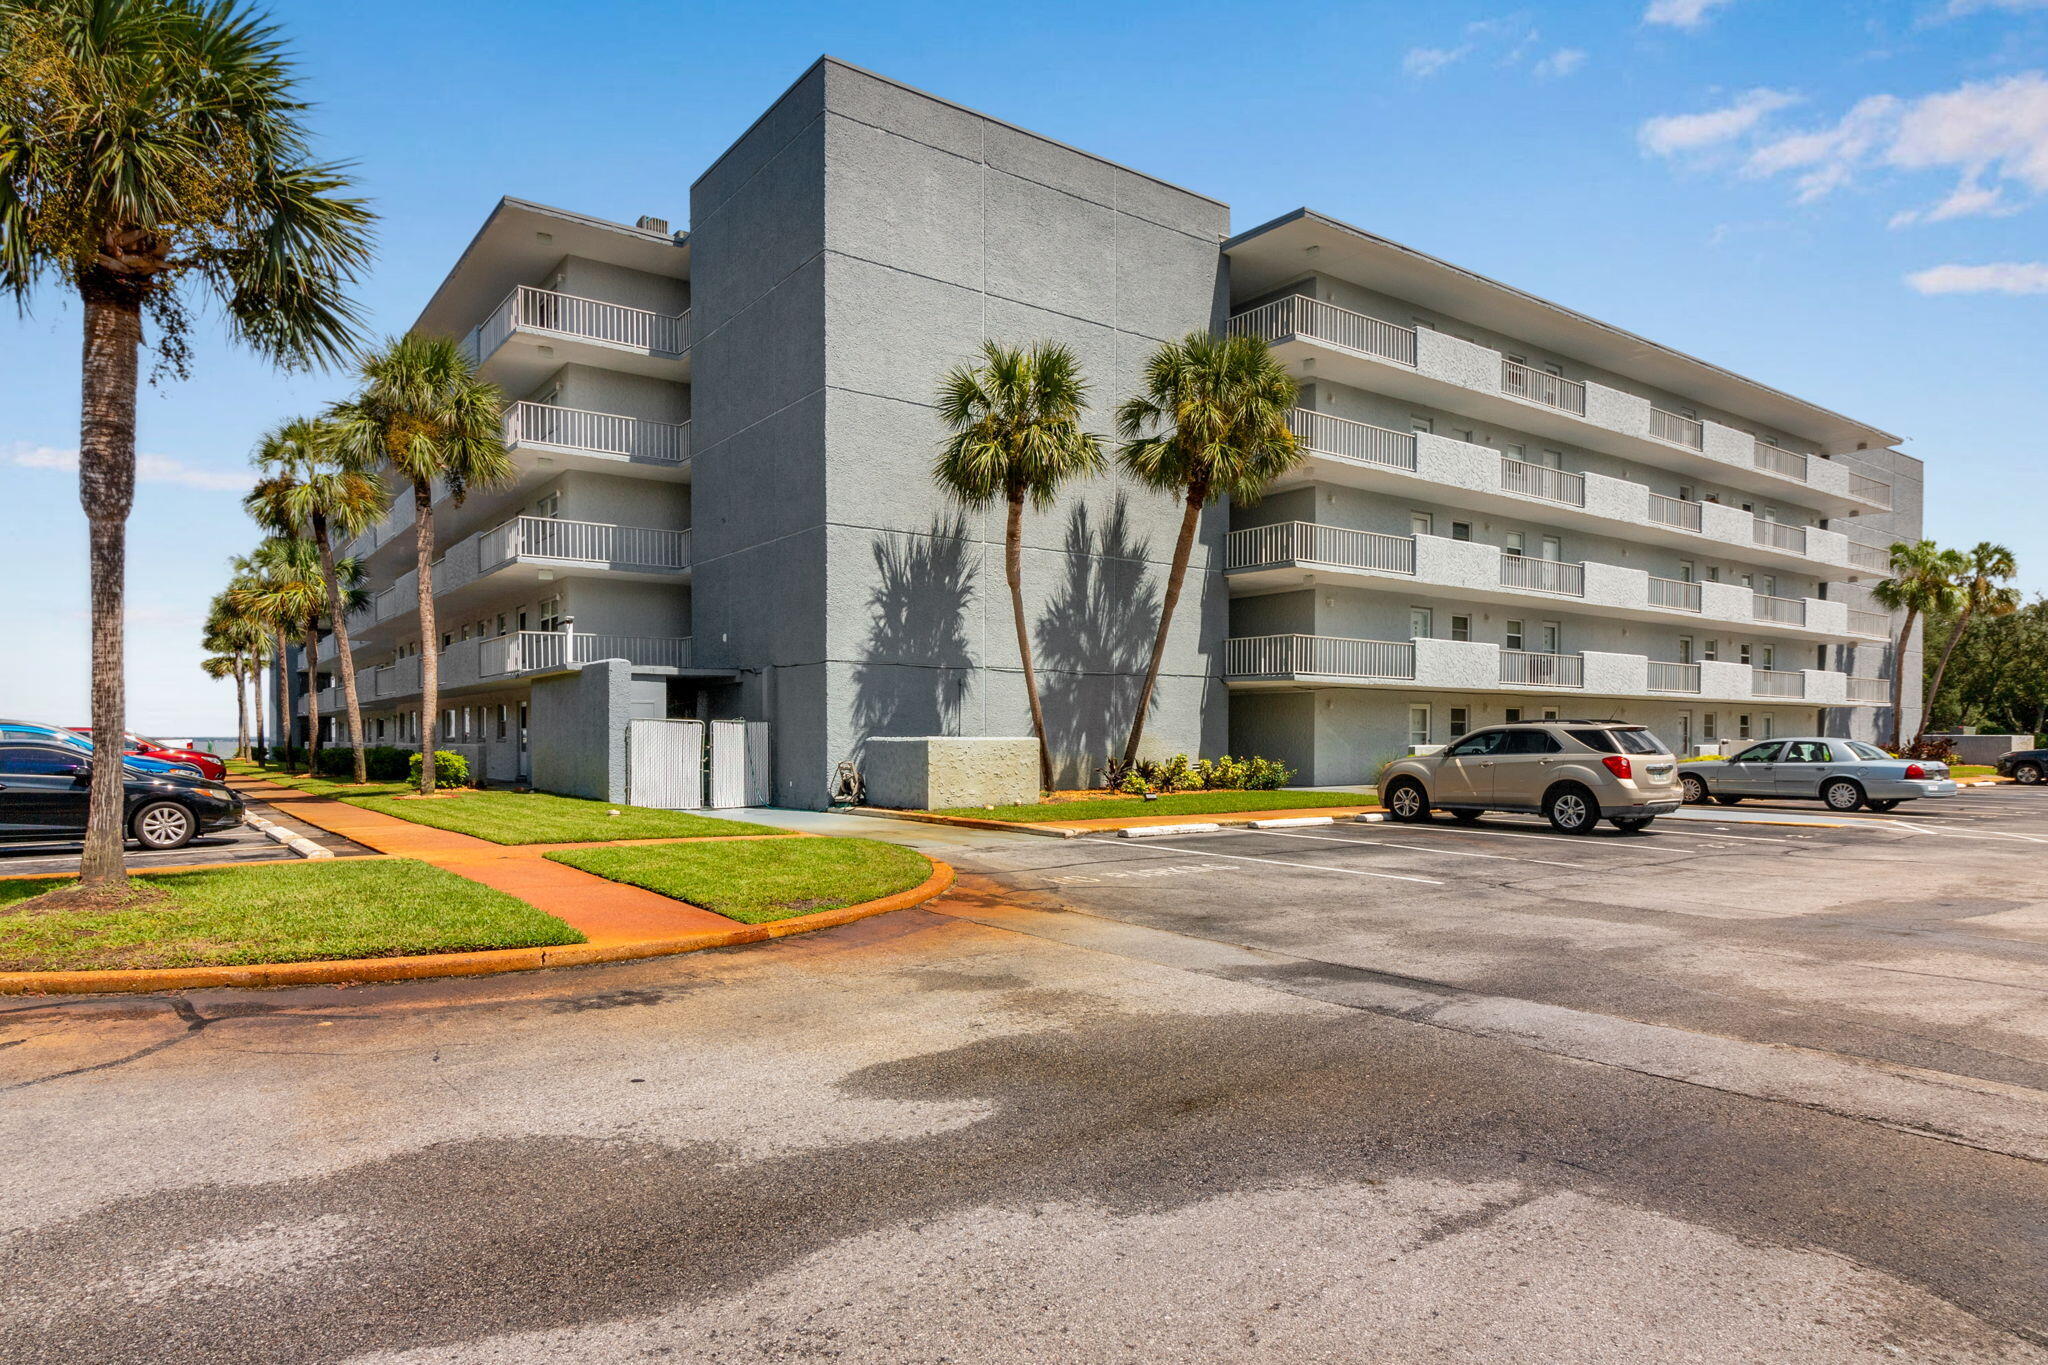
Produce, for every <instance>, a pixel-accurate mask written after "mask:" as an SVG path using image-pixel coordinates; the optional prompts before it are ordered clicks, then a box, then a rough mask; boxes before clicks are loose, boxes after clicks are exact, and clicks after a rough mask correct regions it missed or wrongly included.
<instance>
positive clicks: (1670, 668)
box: [1650, 659, 1700, 692]
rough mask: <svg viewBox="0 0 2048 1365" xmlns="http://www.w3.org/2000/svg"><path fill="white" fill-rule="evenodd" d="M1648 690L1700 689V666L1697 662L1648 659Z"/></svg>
mask: <svg viewBox="0 0 2048 1365" xmlns="http://www.w3.org/2000/svg"><path fill="white" fill-rule="evenodd" d="M1650 690H1651V691H1652V692H1697V691H1699V690H1700V666H1699V665H1698V664H1668V663H1663V662H1661V661H1659V660H1656V659H1652V660H1650Z"/></svg>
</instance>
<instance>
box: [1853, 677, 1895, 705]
mask: <svg viewBox="0 0 2048 1365" xmlns="http://www.w3.org/2000/svg"><path fill="white" fill-rule="evenodd" d="M1848 681H1849V700H1850V701H1862V702H1872V701H1874V702H1877V703H1879V704H1880V705H1885V706H1889V705H1890V704H1891V700H1892V680H1891V679H1890V678H1850V679H1849V680H1848Z"/></svg>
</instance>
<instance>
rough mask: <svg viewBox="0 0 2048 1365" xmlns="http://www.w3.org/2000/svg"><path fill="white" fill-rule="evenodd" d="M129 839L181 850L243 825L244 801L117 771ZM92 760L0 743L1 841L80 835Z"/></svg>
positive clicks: (199, 784)
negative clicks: (125, 796)
mask: <svg viewBox="0 0 2048 1365" xmlns="http://www.w3.org/2000/svg"><path fill="white" fill-rule="evenodd" d="M121 776H122V786H124V787H125V788H127V793H128V799H127V815H126V819H125V822H124V823H125V824H126V826H127V829H128V837H129V838H131V839H133V840H135V842H136V843H138V844H141V845H142V846H143V847H144V848H153V849H161V848H182V847H184V846H185V845H186V844H189V843H191V842H192V839H193V837H194V836H195V835H197V834H199V833H201V832H202V831H206V830H216V829H223V828H226V827H228V826H232V825H239V824H241V823H242V798H241V797H240V796H238V795H237V794H236V793H235V792H233V791H231V790H230V789H229V788H228V787H227V786H226V785H225V784H223V783H219V782H209V781H207V780H206V779H204V778H196V777H181V776H177V775H174V774H171V773H146V772H143V771H142V770H141V769H139V768H131V767H128V766H127V765H126V764H123V765H122V767H121ZM91 786H92V756H91V755H90V754H86V753H81V752H80V751H79V750H77V749H73V748H70V747H68V746H62V745H57V744H23V743H18V742H17V743H11V744H0V843H15V844H20V843H51V842H61V841H66V840H72V839H77V838H80V837H81V836H83V835H84V833H85V807H86V798H87V795H88V793H89V791H90V788H91Z"/></svg>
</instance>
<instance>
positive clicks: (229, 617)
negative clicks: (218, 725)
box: [200, 593, 263, 758]
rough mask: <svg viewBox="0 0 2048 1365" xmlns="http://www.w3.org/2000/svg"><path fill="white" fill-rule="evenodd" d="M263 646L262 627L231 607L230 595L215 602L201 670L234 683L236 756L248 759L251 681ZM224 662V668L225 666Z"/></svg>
mask: <svg viewBox="0 0 2048 1365" xmlns="http://www.w3.org/2000/svg"><path fill="white" fill-rule="evenodd" d="M262 644H263V633H262V629H261V627H259V626H258V625H257V624H256V623H255V622H253V621H251V620H249V619H248V618H246V617H244V616H242V615H240V614H238V613H237V612H235V611H234V610H233V608H232V607H230V606H229V604H228V600H227V594H226V593H221V594H219V595H217V596H215V598H214V599H213V602H212V604H211V605H210V606H209V607H208V609H207V613H206V634H205V646H206V648H207V649H208V650H209V651H211V652H210V653H209V655H208V657H207V658H206V659H204V660H203V661H201V663H200V667H201V668H203V669H204V670H205V671H206V674H207V676H208V677H213V678H224V677H233V678H234V680H235V757H236V758H247V757H249V685H248V684H249V678H250V676H251V675H252V674H254V673H255V672H256V671H257V670H256V666H255V660H256V659H257V657H258V655H259V651H260V650H261V648H262ZM223 661H225V665H223ZM256 727H257V729H258V730H261V729H262V727H263V687H262V683H261V680H260V678H259V679H258V683H257V687H256Z"/></svg>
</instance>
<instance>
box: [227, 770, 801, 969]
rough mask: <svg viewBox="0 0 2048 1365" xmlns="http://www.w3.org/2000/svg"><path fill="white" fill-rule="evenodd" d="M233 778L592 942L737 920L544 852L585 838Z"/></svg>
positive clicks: (297, 814) (299, 816) (245, 788)
mask: <svg viewBox="0 0 2048 1365" xmlns="http://www.w3.org/2000/svg"><path fill="white" fill-rule="evenodd" d="M228 785H230V786H232V787H233V788H235V790H237V791H239V792H241V793H242V795H244V796H247V797H253V798H255V799H256V800H258V801H261V802H263V803H264V804H265V805H268V806H275V807H277V808H278V809H279V810H281V811H284V812H285V813H286V814H288V815H290V816H291V817H292V818H293V819H295V820H303V821H305V822H306V823H307V824H309V825H315V826H318V827H319V828H321V829H324V830H326V831H328V832H329V833H330V834H339V835H341V836H342V837H343V838H345V839H353V840H355V841H356V842H357V843H359V844H362V845H364V846H365V847H368V848H374V849H376V850H377V851H378V852H379V853H389V854H392V855H394V856H396V857H400V858H417V859H418V860H419V861H421V862H423V863H432V864H433V865H434V866H435V867H440V868H446V869H447V870H448V871H450V872H453V873H455V874H456V875H457V876H462V877H467V878H469V879H470V880H471V881H473V882H482V883H483V884H484V885H485V886H488V887H492V888H495V889H496V890H499V891H503V892H505V893H506V894H507V895H511V896H517V897H518V898H519V899H520V900H523V901H525V902H526V903H527V904H528V905H531V906H533V907H534V908H535V909H537V910H545V911H546V912H547V913H548V914H550V915H553V916H554V917H555V918H557V919H559V920H562V921H563V922H565V923H566V924H568V925H569V926H570V927H571V928H573V929H578V930H580V931H582V933H583V936H584V937H585V938H587V939H588V940H589V941H590V943H591V946H593V947H600V948H602V947H607V946H611V945H614V944H622V943H634V942H641V941H644V940H648V939H673V938H679V937H682V936H684V935H688V934H697V933H705V932H717V931H723V930H728V929H731V928H733V927H735V925H736V923H737V921H735V920H729V919H727V918H726V917H725V916H724V915H714V914H713V913H711V912H710V911H709V910H700V909H698V908H697V907H696V906H694V905H688V904H685V903H684V902H682V901H679V900H675V899H672V898H671V897H668V896H663V895H660V894H657V893H656V892H653V891H648V890H645V889H643V888H641V887H637V886H628V885H626V884H625V883H623V882H608V881H606V880H605V879H604V878H602V877H599V876H594V875H592V874H591V873H588V872H584V871H581V870H580V869H577V868H573V867H569V866H567V865H566V864H563V863H551V862H549V861H548V860H547V859H546V858H545V857H543V856H542V855H543V854H545V853H548V852H550V851H551V850H554V849H559V848H583V847H587V845H583V844H494V843H492V842H490V841H489V840H488V839H478V838H474V837H472V836H470V835H467V834H457V833H455V832H454V831H452V830H445V829H434V828H433V827H431V826H428V825H416V824H413V823H412V822H411V821H410V820H400V819H398V818H396V817H395V816H390V815H385V814H382V813H381V812H378V811H374V810H364V809H363V808H362V807H361V806H351V805H349V804H348V803H347V802H344V801H336V800H333V799H331V798H329V797H325V796H313V795H310V794H308V793H306V792H302V791H299V790H297V789H296V788H293V787H282V786H279V785H278V784H277V783H275V782H267V781H264V780H263V779H261V778H251V777H230V778H229V779H228ZM743 837H752V838H757V839H759V838H801V837H803V836H801V835H753V836H743ZM630 842H634V843H683V842H691V841H686V840H680V839H642V840H632V841H630Z"/></svg>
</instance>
